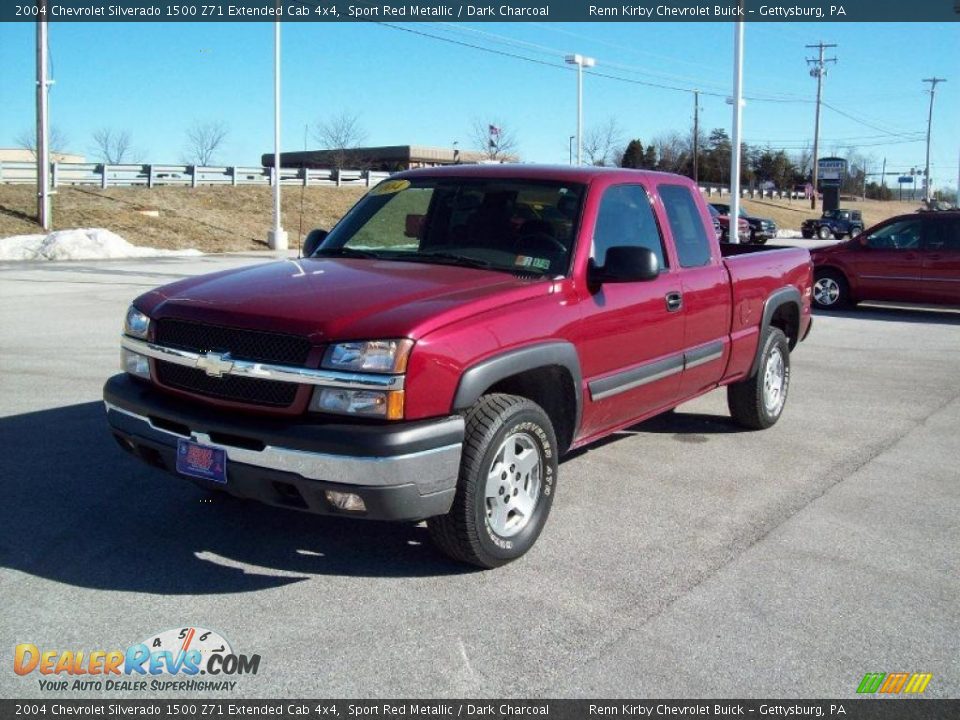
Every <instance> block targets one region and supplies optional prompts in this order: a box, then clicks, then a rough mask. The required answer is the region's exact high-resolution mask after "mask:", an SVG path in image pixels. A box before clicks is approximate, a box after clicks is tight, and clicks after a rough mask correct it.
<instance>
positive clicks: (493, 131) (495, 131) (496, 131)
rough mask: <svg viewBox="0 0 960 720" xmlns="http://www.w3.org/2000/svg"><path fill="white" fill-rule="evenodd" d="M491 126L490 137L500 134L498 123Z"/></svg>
mask: <svg viewBox="0 0 960 720" xmlns="http://www.w3.org/2000/svg"><path fill="white" fill-rule="evenodd" d="M489 127H490V137H493V136H494V135H499V134H500V128H498V127H497V126H496V125H490V126H489Z"/></svg>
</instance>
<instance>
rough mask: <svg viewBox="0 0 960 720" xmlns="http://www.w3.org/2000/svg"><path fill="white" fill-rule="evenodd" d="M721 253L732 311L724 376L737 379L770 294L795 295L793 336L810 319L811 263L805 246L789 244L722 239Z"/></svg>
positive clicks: (746, 367) (751, 353)
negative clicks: (796, 311)
mask: <svg viewBox="0 0 960 720" xmlns="http://www.w3.org/2000/svg"><path fill="white" fill-rule="evenodd" d="M720 253H721V255H722V256H723V264H724V265H725V266H726V268H727V272H728V273H729V274H730V292H731V311H732V312H731V322H730V341H731V355H730V362H729V363H728V365H727V378H726V379H727V380H736V379H737V378H740V377H743V376H744V375H746V374H747V373H748V372H749V371H750V369H751V367H752V365H753V360H754V357H755V355H756V351H757V346H758V343H759V341H760V337H759V332H760V328H761V326H762V323H761V320H762V318H763V313H764V305H765V303H766V301H767V299H768V298H770V297H771V296H772V295H773V294H774V293H777V292H787V293H791V294H792V293H793V292H794V291H795V292H796V293H797V294H798V295H799V300H800V307H801V310H800V318H799V327H798V330H797V332H796V333H795V338H796V340H799V339H800V338H802V337H803V336H804V333H805V332H806V330H807V327H808V325H809V323H810V288H811V283H812V282H813V279H812V278H813V275H812V272H813V270H812V268H813V266H812V263H811V260H810V253H809V251H807V249H806V248H798V247H793V246H788V245H743V244H732V243H721V244H720ZM791 289H792V290H791Z"/></svg>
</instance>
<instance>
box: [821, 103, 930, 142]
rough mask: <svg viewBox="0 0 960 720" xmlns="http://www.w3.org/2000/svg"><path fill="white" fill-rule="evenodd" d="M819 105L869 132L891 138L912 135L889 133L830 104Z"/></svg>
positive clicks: (907, 133) (908, 133)
mask: <svg viewBox="0 0 960 720" xmlns="http://www.w3.org/2000/svg"><path fill="white" fill-rule="evenodd" d="M821 104H822V105H823V106H824V107H825V108H827V109H828V110H832V111H833V112H835V113H837V114H838V115H843V116H844V117H845V118H848V119H850V120H853V121H854V122H855V123H859V124H860V125H863V126H864V127H868V128H870V129H871V130H877V131H879V132H882V133H883V134H884V135H890V136H891V137H906V136H907V135H910V134H912V133H910V132H891V131H890V130H885V129H884V128H882V127H880V126H879V125H874V124H873V123H872V122H869V121H867V120H864V119H863V118H859V117H857V116H856V115H851V114H850V113H848V112H845V111H843V110H841V109H840V108H837V107H834V106H833V105H831V104H830V103H828V102H825V101H824V102H822V103H821ZM917 132H919V131H917Z"/></svg>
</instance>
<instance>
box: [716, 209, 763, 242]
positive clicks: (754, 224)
mask: <svg viewBox="0 0 960 720" xmlns="http://www.w3.org/2000/svg"><path fill="white" fill-rule="evenodd" d="M710 204H711V205H713V207H714V209H716V211H717V212H719V213H720V214H721V215H730V206H729V205H727V204H725V203H710ZM740 217H742V218H743V219H744V220H746V221H747V224H749V225H750V242H752V243H756V244H757V245H763V244H764V243H765V242H766V241H767V240H769V239H770V238H775V237H776V236H777V224H776V223H775V222H774V221H773V220H771V219H770V218H762V217H756V216H755V215H749V214H747V212H746V211H744V209H743V207H741V208H740Z"/></svg>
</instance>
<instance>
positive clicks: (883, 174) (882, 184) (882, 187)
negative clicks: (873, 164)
mask: <svg viewBox="0 0 960 720" xmlns="http://www.w3.org/2000/svg"><path fill="white" fill-rule="evenodd" d="M886 189H887V159H886V158H884V159H883V169H882V170H880V199H881V200H883V199H884V198H883V196H884V194H885V193H884V192H883V191H884V190H886Z"/></svg>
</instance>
